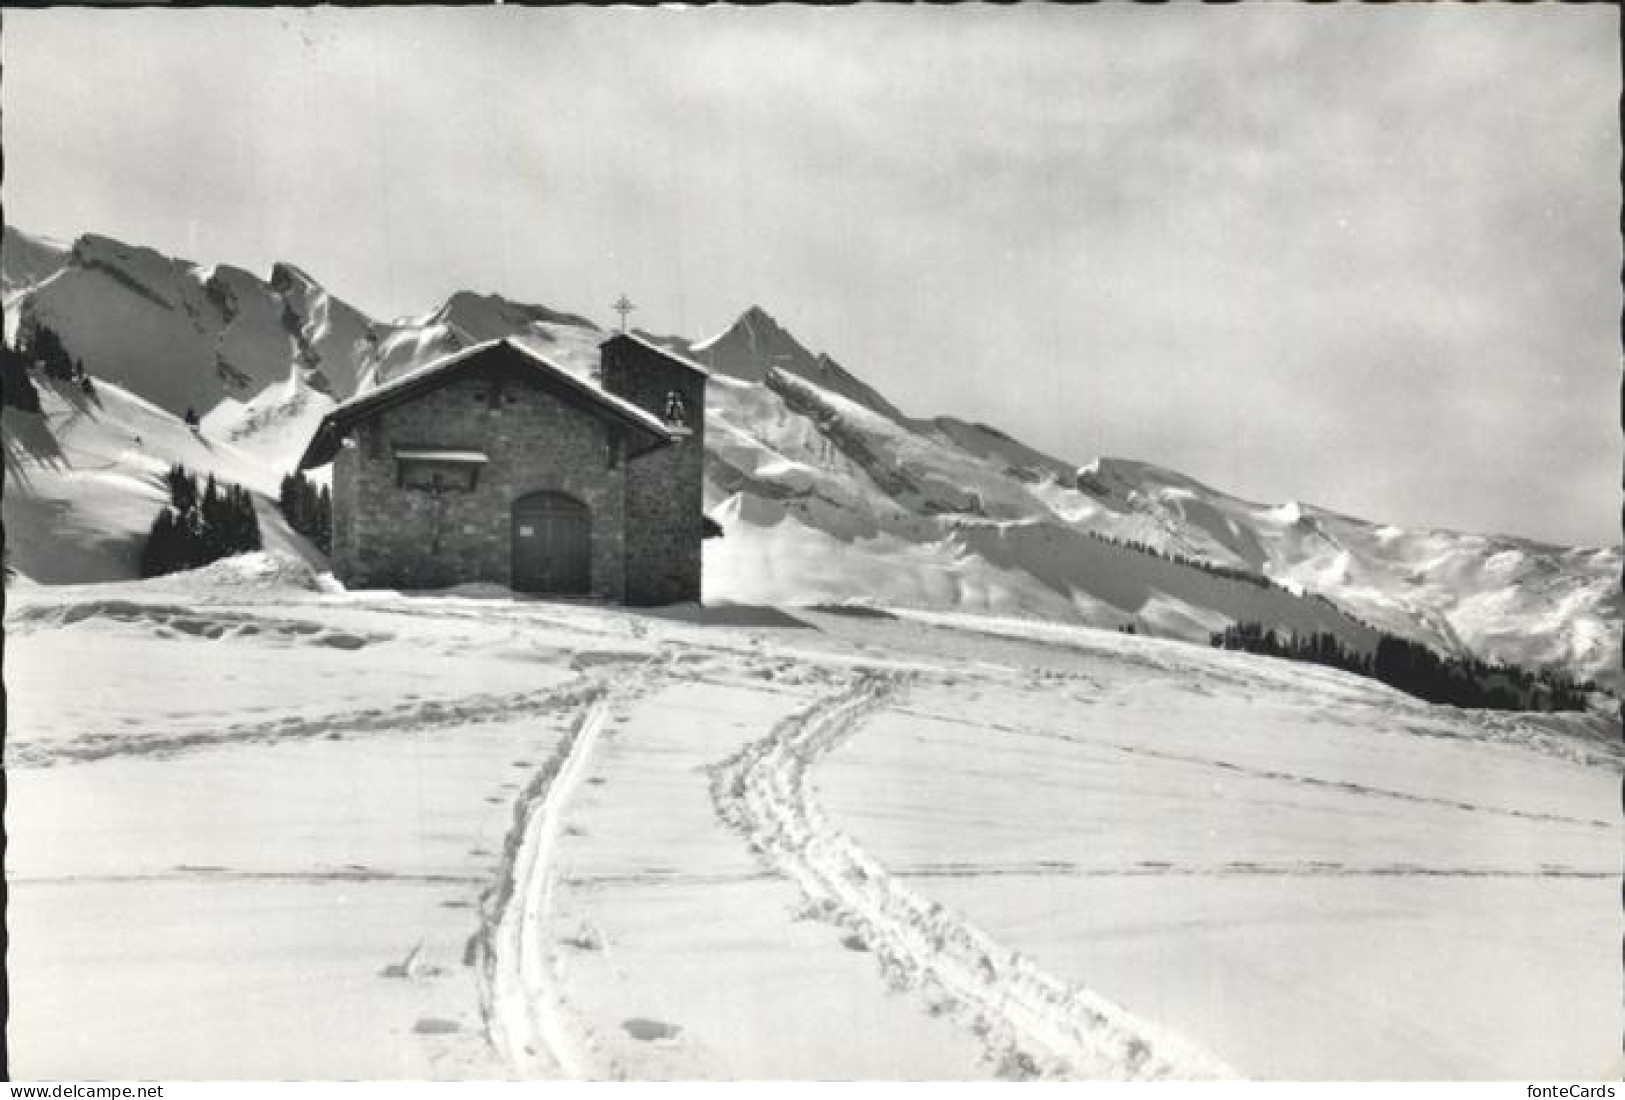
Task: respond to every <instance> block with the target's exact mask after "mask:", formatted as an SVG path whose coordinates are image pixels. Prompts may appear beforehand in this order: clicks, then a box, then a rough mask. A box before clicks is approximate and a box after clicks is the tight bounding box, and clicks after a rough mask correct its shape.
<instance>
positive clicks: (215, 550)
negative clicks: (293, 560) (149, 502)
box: [141, 465, 262, 577]
mask: <svg viewBox="0 0 1625 1100" xmlns="http://www.w3.org/2000/svg"><path fill="white" fill-rule="evenodd" d="M165 480H166V481H167V482H168V484H169V504H168V505H167V506H166V507H165V508H164V510H163V511H161V512H159V513H158V518H157V519H155V520H153V523H152V530H151V531H150V532H148V534H147V542H146V545H145V546H144V547H143V548H142V551H141V575H142V576H143V577H156V576H160V575H162V574H164V573H174V572H177V571H179V570H182V569H196V568H197V567H198V566H200V565H207V564H208V563H209V562H211V561H218V560H219V559H221V558H225V557H230V556H231V555H232V554H244V553H248V552H249V551H251V550H258V549H260V547H261V545H262V543H261V540H260V522H259V518H258V517H257V516H256V515H255V514H254V500H253V498H252V497H251V496H250V495H249V492H248V490H247V489H244V488H243V487H242V486H240V485H232V484H229V483H228V484H226V485H223V486H222V485H220V484H219V483H217V482H216V481H215V479H214V475H213V474H210V475H209V478H208V480H207V481H206V482H205V483H204V484H203V487H202V488H201V489H200V488H199V487H198V480H197V476H196V475H195V474H192V473H190V472H189V471H188V470H187V469H186V467H184V466H179V465H177V466H172V467H170V469H169V473H168V474H166V475H165Z"/></svg>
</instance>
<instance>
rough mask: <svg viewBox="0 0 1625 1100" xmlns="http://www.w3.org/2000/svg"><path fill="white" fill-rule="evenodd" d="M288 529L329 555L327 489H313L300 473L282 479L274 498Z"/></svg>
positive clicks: (329, 501) (330, 508) (330, 513)
mask: <svg viewBox="0 0 1625 1100" xmlns="http://www.w3.org/2000/svg"><path fill="white" fill-rule="evenodd" d="M277 503H278V504H279V505H281V508H282V514H283V516H284V517H286V518H287V521H288V526H289V527H292V528H293V529H294V530H295V531H298V532H299V533H300V534H301V535H304V536H305V537H306V538H308V539H309V540H310V541H311V542H313V543H315V544H316V548H317V549H318V550H320V551H321V552H322V553H324V554H331V553H332V552H333V495H332V494H331V493H330V492H328V489H327V486H325V485H323V486H322V487H321V488H320V489H317V488H316V486H315V484H313V483H312V482H311V480H310V479H309V478H307V477H306V476H305V475H304V473H303V471H297V470H296V471H295V472H293V473H291V474H289V475H288V476H287V477H285V478H283V479H282V492H281V494H280V495H279V496H278V498H277Z"/></svg>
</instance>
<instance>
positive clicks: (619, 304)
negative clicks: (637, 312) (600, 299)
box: [610, 294, 638, 332]
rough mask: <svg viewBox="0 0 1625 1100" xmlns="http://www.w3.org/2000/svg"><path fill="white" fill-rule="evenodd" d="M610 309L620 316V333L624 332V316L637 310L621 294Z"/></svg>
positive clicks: (628, 299) (630, 301)
mask: <svg viewBox="0 0 1625 1100" xmlns="http://www.w3.org/2000/svg"><path fill="white" fill-rule="evenodd" d="M610 308H611V309H613V310H614V311H615V312H616V313H619V314H620V315H621V331H622V332H625V331H626V315H627V314H628V313H631V312H632V311H633V310H634V309H637V308H638V307H637V306H635V305H633V304H632V299H630V298H628V297H627V296H626V295H624V294H622V295H621V296H620V298H619V300H617V301H616V303H615V304H614V305H613V306H611V307H610Z"/></svg>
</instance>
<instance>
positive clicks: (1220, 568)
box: [1083, 531, 1291, 595]
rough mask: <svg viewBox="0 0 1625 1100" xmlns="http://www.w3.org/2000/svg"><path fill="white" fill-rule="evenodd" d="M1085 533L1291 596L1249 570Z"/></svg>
mask: <svg viewBox="0 0 1625 1100" xmlns="http://www.w3.org/2000/svg"><path fill="white" fill-rule="evenodd" d="M1083 533H1084V534H1086V535H1088V536H1089V537H1090V538H1092V539H1094V540H1095V541H1096V542H1104V543H1106V544H1107V545H1108V546H1121V547H1122V548H1123V549H1125V550H1133V551H1136V552H1137V553H1141V554H1147V555H1149V556H1151V557H1153V558H1160V559H1161V560H1163V561H1169V562H1173V563H1174V564H1175V565H1183V566H1185V567H1186V568H1188V569H1200V570H1201V571H1202V572H1204V573H1207V574H1210V575H1211V576H1215V577H1224V578H1225V579H1226V580H1232V581H1240V582H1242V583H1243V584H1250V585H1252V586H1253V587H1255V588H1276V589H1280V590H1281V591H1282V592H1287V593H1288V594H1289V595H1290V594H1291V593H1290V591H1289V590H1288V589H1286V588H1284V587H1282V586H1281V585H1279V584H1277V583H1275V582H1274V581H1272V580H1270V579H1269V578H1268V577H1266V576H1264V575H1263V574H1262V573H1254V572H1252V571H1250V570H1247V569H1238V568H1236V567H1235V566H1233V565H1220V564H1219V563H1218V562H1213V561H1207V560H1206V559H1204V558H1192V557H1188V556H1187V555H1185V554H1180V553H1176V552H1174V551H1172V550H1163V549H1161V548H1160V547H1156V546H1152V545H1151V544H1150V543H1147V542H1141V541H1139V540H1138V539H1125V538H1117V537H1116V536H1113V535H1103V534H1101V533H1100V532H1098V531H1085V532H1083Z"/></svg>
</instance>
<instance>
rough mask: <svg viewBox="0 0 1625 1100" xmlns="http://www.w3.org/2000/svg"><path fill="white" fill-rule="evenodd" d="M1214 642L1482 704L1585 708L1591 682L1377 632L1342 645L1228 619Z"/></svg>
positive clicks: (1437, 697) (1328, 637)
mask: <svg viewBox="0 0 1625 1100" xmlns="http://www.w3.org/2000/svg"><path fill="white" fill-rule="evenodd" d="M1210 640H1211V641H1212V643H1213V645H1214V646H1216V647H1218V648H1220V649H1239V650H1243V651H1245V652H1247V653H1261V654H1264V655H1265V656H1269V657H1282V658H1285V659H1287V660H1291V661H1308V662H1312V663H1314V664H1319V665H1327V666H1330V667H1332V668H1340V669H1342V670H1344V671H1345V672H1352V673H1355V674H1356V675H1359V676H1369V677H1371V678H1372V679H1374V680H1380V681H1382V682H1383V683H1385V684H1387V685H1388V686H1389V687H1393V688H1398V689H1399V690H1400V691H1403V692H1405V693H1406V694H1409V695H1414V696H1416V697H1417V698H1418V699H1425V700H1427V701H1428V702H1430V703H1447V704H1450V705H1452V706H1458V707H1483V708H1486V709H1490V710H1543V711H1545V710H1585V709H1586V707H1587V705H1588V702H1589V699H1588V697H1589V696H1590V694H1591V693H1592V692H1594V691H1597V690H1598V688H1597V685H1596V684H1595V683H1594V682H1592V681H1590V680H1577V679H1575V678H1574V677H1572V676H1569V675H1567V674H1565V673H1561V672H1552V671H1550V670H1546V669H1542V670H1540V671H1538V672H1532V671H1530V670H1529V669H1525V668H1519V667H1517V666H1515V665H1506V664H1491V663H1489V662H1487V661H1481V660H1478V659H1477V658H1462V657H1448V656H1444V655H1442V654H1440V653H1438V652H1436V651H1435V650H1433V649H1432V648H1431V647H1429V646H1425V645H1423V644H1422V643H1420V642H1415V641H1412V640H1411V639H1409V638H1399V637H1395V636H1394V635H1392V634H1380V635H1379V637H1378V640H1377V646H1376V649H1375V651H1374V652H1371V653H1364V652H1361V651H1359V650H1354V649H1350V648H1349V647H1347V646H1345V645H1343V643H1342V642H1340V641H1339V640H1338V639H1337V637H1336V636H1335V635H1333V634H1326V633H1317V634H1305V635H1301V636H1300V635H1294V634H1292V633H1291V632H1288V631H1281V632H1277V631H1275V630H1273V629H1269V628H1266V627H1264V626H1263V625H1261V624H1259V623H1236V624H1235V625H1234V626H1230V627H1227V628H1225V629H1224V630H1222V631H1219V632H1217V633H1215V634H1214V635H1212V637H1211V639H1210Z"/></svg>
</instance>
